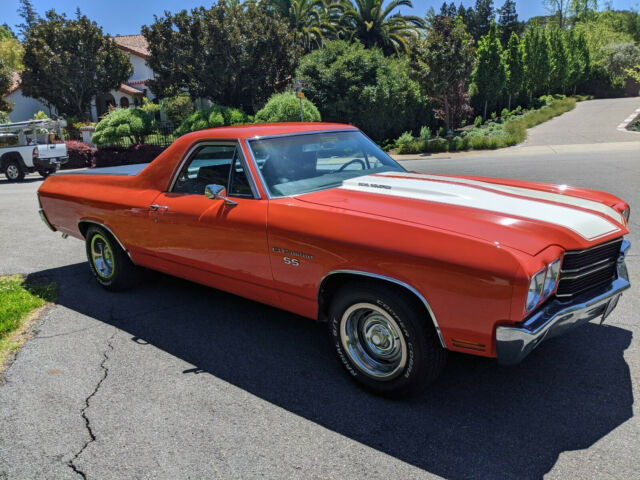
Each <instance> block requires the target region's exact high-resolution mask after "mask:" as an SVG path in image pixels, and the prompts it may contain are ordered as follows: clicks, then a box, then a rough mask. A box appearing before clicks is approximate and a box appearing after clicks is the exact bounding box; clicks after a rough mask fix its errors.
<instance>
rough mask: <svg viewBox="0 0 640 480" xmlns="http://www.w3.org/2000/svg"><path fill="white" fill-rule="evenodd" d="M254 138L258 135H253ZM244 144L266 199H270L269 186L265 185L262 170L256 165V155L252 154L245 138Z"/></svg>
mask: <svg viewBox="0 0 640 480" xmlns="http://www.w3.org/2000/svg"><path fill="white" fill-rule="evenodd" d="M254 138H258V137H254ZM259 138H264V137H259ZM244 145H245V147H247V151H248V152H249V156H250V157H251V163H252V164H253V168H254V169H255V170H256V172H258V179H259V180H260V184H261V185H262V189H263V190H264V194H265V195H266V196H267V200H271V199H272V198H273V196H272V195H271V192H269V187H267V182H265V181H264V177H263V176H262V170H260V167H259V166H258V161H257V160H256V157H255V156H254V155H253V150H252V149H251V146H250V145H249V141H248V139H246V138H245V139H244ZM252 176H253V175H252Z"/></svg>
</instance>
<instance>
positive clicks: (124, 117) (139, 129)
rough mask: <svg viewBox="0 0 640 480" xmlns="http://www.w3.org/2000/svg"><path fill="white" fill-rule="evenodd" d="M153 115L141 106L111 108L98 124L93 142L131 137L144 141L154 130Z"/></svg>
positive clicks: (106, 141)
mask: <svg viewBox="0 0 640 480" xmlns="http://www.w3.org/2000/svg"><path fill="white" fill-rule="evenodd" d="M153 127H154V122H153V118H152V117H151V115H149V114H148V113H147V112H145V111H144V110H142V109H140V108H116V109H114V110H111V111H110V112H109V113H108V114H107V115H106V116H105V117H104V118H103V119H102V120H101V121H100V123H98V125H97V126H96V131H95V133H94V135H93V137H92V140H91V141H92V142H93V143H94V144H96V145H98V146H100V145H107V144H110V143H116V142H118V141H120V140H122V139H129V140H131V142H132V143H144V140H145V138H146V136H147V135H149V134H150V133H151V132H152V131H153Z"/></svg>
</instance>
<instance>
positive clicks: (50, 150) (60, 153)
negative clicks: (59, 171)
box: [38, 143, 67, 158]
mask: <svg viewBox="0 0 640 480" xmlns="http://www.w3.org/2000/svg"><path fill="white" fill-rule="evenodd" d="M38 156H39V157H40V158H62V157H66V156H67V146H66V145H65V144H64V143H49V144H47V145H38Z"/></svg>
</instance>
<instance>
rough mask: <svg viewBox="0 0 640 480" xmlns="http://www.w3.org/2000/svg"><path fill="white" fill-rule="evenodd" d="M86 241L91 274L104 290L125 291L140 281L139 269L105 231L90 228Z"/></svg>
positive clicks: (98, 228)
mask: <svg viewBox="0 0 640 480" xmlns="http://www.w3.org/2000/svg"><path fill="white" fill-rule="evenodd" d="M85 240H86V250H87V259H88V260H89V267H90V268H91V273H93V276H94V277H95V279H96V280H97V282H98V283H99V284H100V285H101V286H102V287H103V288H105V289H107V290H111V291H118V290H124V289H126V288H129V287H131V286H132V285H134V284H135V283H136V282H137V281H138V280H139V278H140V271H139V269H138V267H136V266H135V265H134V264H133V262H132V261H131V259H130V258H129V257H128V255H127V253H126V252H125V251H124V250H123V249H122V247H120V245H119V244H118V242H116V241H115V239H114V238H113V236H112V235H111V234H110V233H109V232H107V231H106V230H105V229H103V228H100V227H98V226H93V225H92V226H90V227H89V228H88V229H87V234H86V236H85Z"/></svg>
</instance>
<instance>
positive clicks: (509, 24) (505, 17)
mask: <svg viewBox="0 0 640 480" xmlns="http://www.w3.org/2000/svg"><path fill="white" fill-rule="evenodd" d="M498 15H500V19H499V21H498V26H499V27H500V30H501V37H500V40H501V41H502V45H506V44H507V42H508V41H509V40H510V39H511V34H512V33H514V32H515V33H519V31H520V23H519V22H518V13H517V12H516V2H514V1H513V0H506V1H505V2H504V5H502V7H500V8H499V9H498Z"/></svg>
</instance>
